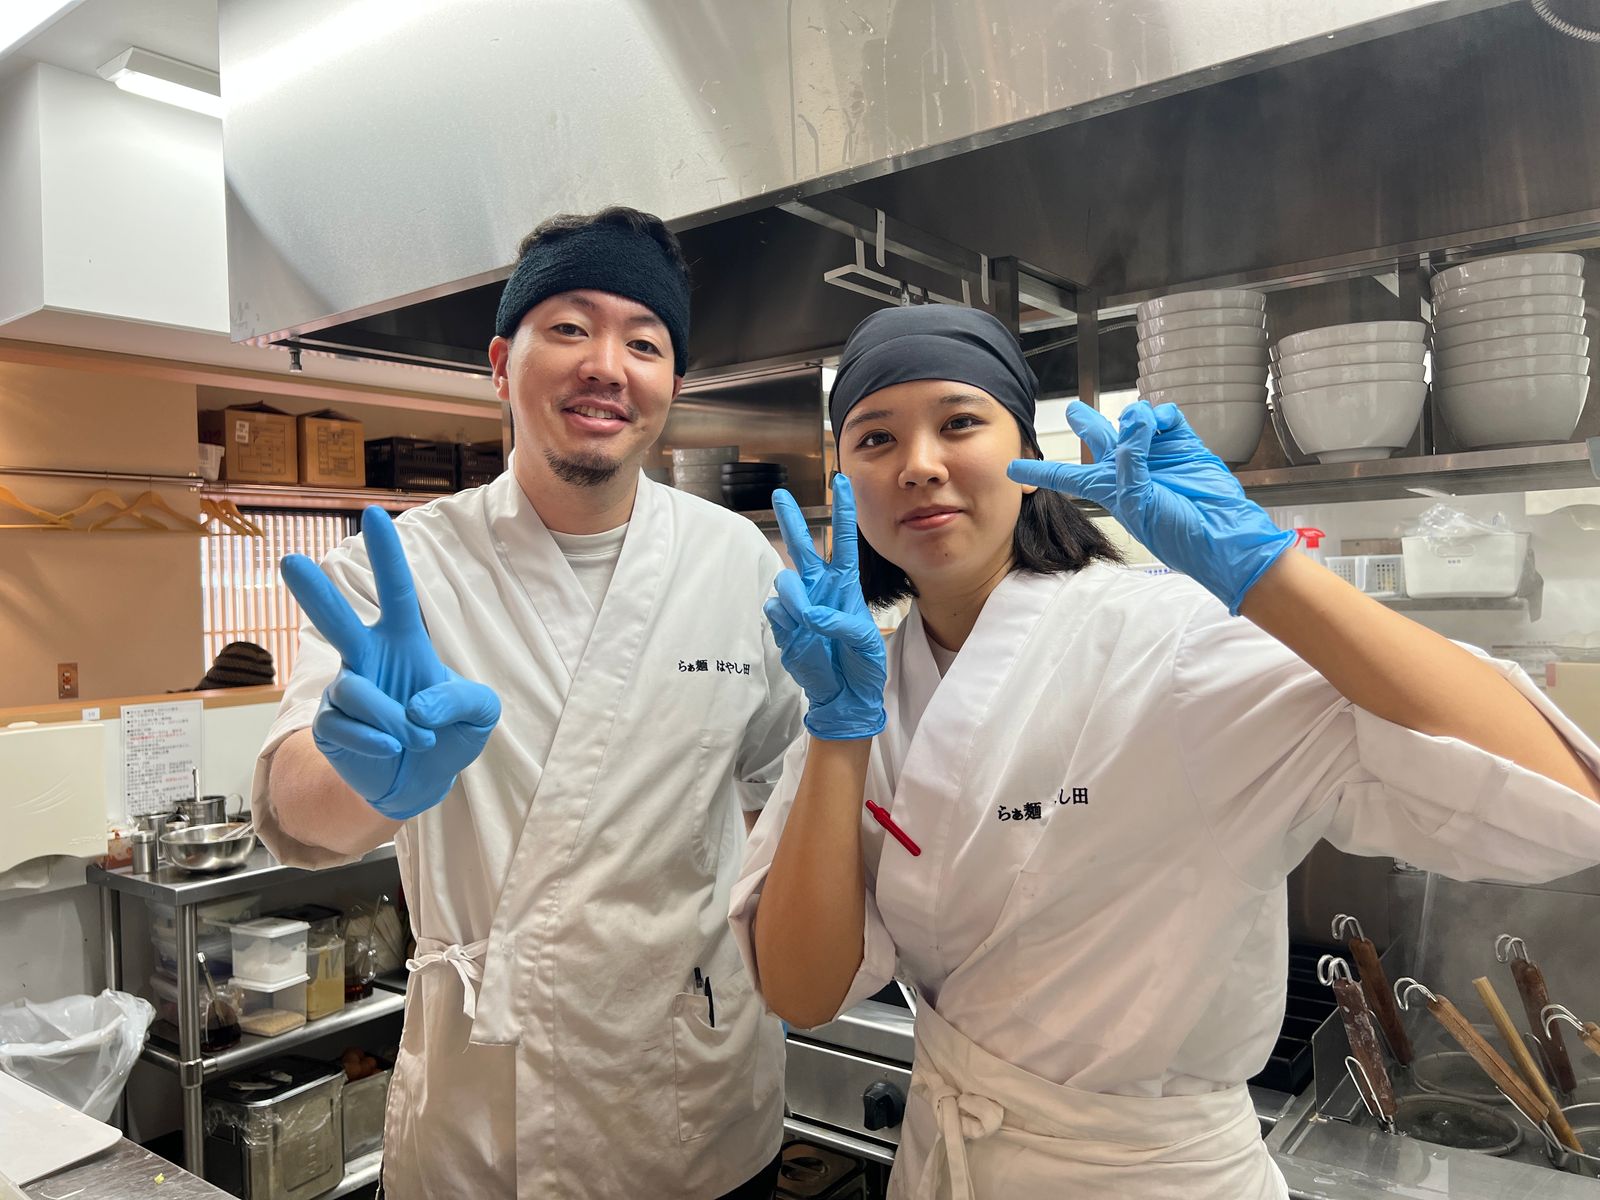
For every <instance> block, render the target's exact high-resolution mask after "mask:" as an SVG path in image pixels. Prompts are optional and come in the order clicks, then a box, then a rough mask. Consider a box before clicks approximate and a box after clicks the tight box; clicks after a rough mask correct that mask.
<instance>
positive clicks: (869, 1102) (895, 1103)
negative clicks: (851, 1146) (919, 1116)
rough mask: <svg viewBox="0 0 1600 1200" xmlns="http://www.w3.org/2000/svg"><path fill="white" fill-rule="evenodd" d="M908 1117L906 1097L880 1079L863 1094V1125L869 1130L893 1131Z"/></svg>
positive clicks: (892, 1085) (890, 1084)
mask: <svg viewBox="0 0 1600 1200" xmlns="http://www.w3.org/2000/svg"><path fill="white" fill-rule="evenodd" d="M905 1115H906V1097H905V1093H903V1092H902V1091H901V1090H900V1089H899V1088H897V1087H895V1085H894V1084H892V1083H887V1082H885V1081H884V1080H882V1079H880V1080H878V1082H877V1083H875V1084H873V1085H872V1086H871V1087H869V1088H868V1089H867V1090H866V1091H864V1092H862V1093H861V1123H862V1125H864V1126H865V1127H866V1128H868V1129H891V1128H893V1127H894V1126H896V1125H898V1124H900V1121H901V1119H902V1118H903V1117H904V1116H905Z"/></svg>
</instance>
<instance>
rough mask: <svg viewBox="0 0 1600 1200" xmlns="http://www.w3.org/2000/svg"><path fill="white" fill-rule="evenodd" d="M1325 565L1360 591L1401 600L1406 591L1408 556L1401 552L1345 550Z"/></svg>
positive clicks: (1385, 598)
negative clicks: (1354, 551)
mask: <svg viewBox="0 0 1600 1200" xmlns="http://www.w3.org/2000/svg"><path fill="white" fill-rule="evenodd" d="M1323 565H1324V566H1326V567H1327V568H1328V570H1330V571H1332V572H1333V573H1334V574H1335V575H1337V576H1338V577H1339V578H1340V579H1342V580H1344V581H1345V582H1346V583H1348V584H1349V585H1350V586H1351V587H1353V588H1355V589H1356V590H1357V591H1361V592H1365V593H1366V594H1367V595H1369V596H1372V597H1374V598H1375V599H1378V600H1398V599H1400V598H1401V597H1403V596H1404V595H1405V594H1406V566H1405V558H1404V556H1403V555H1399V554H1342V555H1335V556H1333V557H1330V558H1327V559H1324V560H1323Z"/></svg>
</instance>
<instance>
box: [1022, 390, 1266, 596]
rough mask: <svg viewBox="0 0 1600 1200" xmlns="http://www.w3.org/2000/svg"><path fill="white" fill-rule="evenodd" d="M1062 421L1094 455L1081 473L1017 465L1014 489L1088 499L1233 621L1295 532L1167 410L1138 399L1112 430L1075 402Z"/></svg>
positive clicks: (1067, 467) (1062, 466)
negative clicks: (1200, 589)
mask: <svg viewBox="0 0 1600 1200" xmlns="http://www.w3.org/2000/svg"><path fill="white" fill-rule="evenodd" d="M1067 421H1068V422H1069V423H1070V424H1071V426H1072V429H1073V432H1074V433H1076V434H1077V435H1078V436H1079V437H1080V438H1082V439H1083V441H1084V443H1085V444H1086V445H1087V446H1088V447H1089V449H1090V451H1091V452H1092V453H1093V454H1094V457H1095V461H1094V462H1093V463H1092V464H1089V465H1087V466H1085V465H1080V464H1077V463H1052V462H1039V461H1038V460H1037V459H1028V458H1019V459H1017V460H1015V461H1014V462H1012V464H1011V467H1010V469H1009V470H1008V471H1007V472H1006V473H1007V474H1008V475H1010V476H1011V478H1012V479H1014V480H1016V482H1018V483H1026V484H1033V485H1035V486H1037V487H1043V488H1050V489H1051V490H1052V491H1057V492H1067V493H1070V494H1071V495H1074V496H1081V497H1083V498H1084V499H1085V500H1090V501H1093V502H1094V503H1095V504H1098V505H1100V507H1101V508H1103V509H1105V510H1106V511H1107V512H1109V513H1110V514H1111V515H1112V516H1113V517H1115V518H1116V519H1117V520H1118V521H1120V522H1121V523H1122V525H1123V527H1124V528H1125V529H1127V531H1128V532H1129V533H1131V534H1132V535H1133V536H1134V537H1136V538H1138V539H1139V541H1140V542H1142V543H1143V544H1144V545H1145V547H1147V548H1148V549H1149V551H1150V552H1151V553H1152V554H1154V555H1155V556H1156V557H1157V558H1159V559H1160V560H1161V561H1162V562H1164V563H1166V564H1167V566H1169V567H1171V568H1172V569H1173V570H1174V571H1182V572H1183V573H1184V574H1185V575H1187V576H1189V577H1190V578H1191V579H1193V580H1195V581H1196V582H1197V583H1199V584H1200V585H1201V586H1203V587H1204V588H1205V589H1206V591H1208V592H1210V593H1211V594H1212V595H1213V596H1215V597H1216V598H1217V599H1218V600H1221V601H1222V602H1223V603H1224V604H1226V605H1227V606H1228V611H1229V612H1230V613H1233V614H1234V615H1235V616H1237V615H1238V613H1239V606H1240V605H1241V604H1243V603H1244V596H1245V593H1246V592H1248V591H1249V590H1250V589H1251V588H1252V587H1254V586H1255V583H1256V580H1258V579H1260V578H1261V577H1262V576H1263V575H1264V574H1266V571H1267V568H1268V567H1270V566H1271V565H1272V564H1273V563H1275V562H1277V561H1278V556H1279V555H1281V554H1282V553H1283V552H1284V551H1285V550H1287V549H1288V548H1289V547H1290V546H1292V545H1293V544H1294V539H1295V535H1294V534H1293V533H1292V532H1290V531H1288V530H1284V529H1279V528H1278V527H1277V526H1276V525H1274V524H1273V523H1272V521H1271V519H1270V518H1268V516H1267V514H1266V512H1265V510H1263V509H1262V507H1261V506H1260V505H1259V504H1257V503H1256V502H1255V501H1254V500H1251V499H1249V498H1248V497H1247V496H1246V495H1245V494H1244V488H1242V487H1240V486H1239V481H1238V480H1237V479H1235V478H1234V477H1233V473H1232V472H1231V471H1229V470H1228V468H1227V467H1225V466H1224V465H1223V463H1222V460H1221V459H1220V458H1218V457H1217V456H1216V455H1215V454H1213V453H1211V451H1209V450H1207V449H1206V447H1205V443H1204V442H1202V441H1201V440H1200V439H1199V437H1197V436H1196V435H1195V432H1194V430H1192V429H1190V428H1189V422H1188V421H1186V420H1184V419H1183V414H1182V413H1181V412H1179V411H1178V407H1177V405H1175V404H1163V405H1160V406H1159V407H1156V408H1152V407H1151V406H1150V404H1149V402H1148V401H1145V400H1139V401H1136V402H1135V403H1133V404H1130V405H1129V406H1128V407H1127V408H1125V409H1124V410H1123V412H1122V427H1121V429H1120V430H1119V429H1118V428H1117V427H1116V426H1114V425H1112V424H1111V422H1110V421H1108V420H1106V418H1105V417H1104V416H1102V415H1101V414H1100V413H1098V412H1096V411H1095V410H1094V409H1092V408H1090V407H1089V406H1088V405H1087V404H1084V403H1082V402H1081V401H1078V400H1074V401H1073V402H1072V403H1071V404H1069V405H1068V406H1067Z"/></svg>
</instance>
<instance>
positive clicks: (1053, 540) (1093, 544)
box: [857, 431, 1123, 608]
mask: <svg viewBox="0 0 1600 1200" xmlns="http://www.w3.org/2000/svg"><path fill="white" fill-rule="evenodd" d="M1023 439H1024V440H1025V441H1027V442H1029V443H1031V442H1032V440H1033V439H1032V438H1031V437H1030V436H1029V435H1028V433H1027V432H1026V431H1024V433H1023ZM1025 453H1030V451H1025ZM1031 453H1032V454H1033V456H1034V457H1037V452H1036V451H1032V452H1031ZM857 550H858V553H859V559H860V566H861V594H862V595H863V596H865V597H866V601H867V603H868V604H870V605H872V606H873V607H875V608H877V607H882V606H884V605H888V604H894V603H895V602H896V601H899V600H907V599H911V598H913V597H915V596H916V594H917V589H916V588H915V587H913V586H912V584H911V580H910V578H909V577H908V576H907V575H906V573H905V572H904V571H902V570H901V569H900V568H899V567H897V566H896V565H895V564H894V563H892V562H890V561H889V560H888V559H886V558H884V557H883V555H881V554H879V553H878V552H877V551H876V550H874V549H873V548H872V546H871V545H870V544H869V543H868V542H867V539H866V538H860V539H859V540H858V542H857ZM1122 561H1123V560H1122V552H1121V551H1120V550H1118V549H1117V548H1116V547H1115V546H1113V545H1112V544H1111V540H1110V539H1109V538H1107V537H1106V535H1105V534H1103V533H1101V532H1100V528H1099V526H1097V525H1096V524H1095V523H1094V522H1093V521H1091V520H1089V518H1088V517H1086V516H1084V514H1083V513H1082V512H1081V511H1080V510H1079V508H1078V506H1077V504H1076V503H1075V502H1074V501H1073V499H1072V498H1071V497H1070V496H1065V495H1063V494H1062V493H1060V492H1052V491H1049V490H1048V489H1046V488H1040V489H1039V490H1038V491H1036V492H1029V493H1028V494H1026V495H1024V496H1023V497H1022V511H1021V512H1020V513H1018V514H1017V526H1016V528H1015V529H1014V530H1013V531H1012V533H1011V568H1012V570H1014V571H1028V572H1031V573H1032V574H1035V575H1054V574H1056V573H1057V572H1060V571H1081V570H1082V569H1083V568H1084V567H1087V566H1088V565H1089V564H1090V563H1092V562H1110V563H1120V562H1122Z"/></svg>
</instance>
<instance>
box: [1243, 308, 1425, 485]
mask: <svg viewBox="0 0 1600 1200" xmlns="http://www.w3.org/2000/svg"><path fill="white" fill-rule="evenodd" d="M1427 335H1428V327H1427V326H1426V325H1424V324H1423V323H1422V322H1421V321H1362V322H1359V323H1357V324H1354V325H1327V326H1324V327H1323V328H1321V329H1308V330H1306V331H1305V332H1304V333H1296V334H1293V335H1291V336H1289V337H1286V338H1284V339H1283V340H1282V341H1280V342H1279V343H1278V344H1277V345H1276V346H1274V347H1273V350H1272V376H1273V382H1274V384H1275V385H1276V388H1277V395H1278V410H1279V412H1280V413H1281V414H1282V415H1283V419H1284V421H1285V422H1286V423H1287V424H1288V426H1289V432H1290V433H1291V434H1292V435H1293V436H1294V440H1295V441H1296V442H1297V443H1298V444H1299V446H1300V449H1301V450H1303V451H1305V453H1307V454H1312V455H1315V456H1316V458H1317V460H1318V461H1319V462H1324V463H1344V462H1365V461H1367V460H1369V459H1375V458H1388V457H1389V456H1390V455H1392V454H1393V453H1394V452H1395V451H1396V450H1399V449H1401V448H1402V447H1404V446H1405V444H1406V443H1407V442H1409V441H1410V440H1411V435H1412V434H1413V433H1415V432H1416V428H1417V422H1418V421H1420V420H1421V419H1422V406H1423V405H1424V404H1425V403H1426V402H1427V399H1428V385H1427V383H1426V382H1425V377H1426V376H1425V369H1424V367H1423V358H1424V355H1425V354H1426V353H1427V340H1426V339H1427ZM1284 449H1285V450H1290V449H1291V447H1288V446H1285V447H1284Z"/></svg>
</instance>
